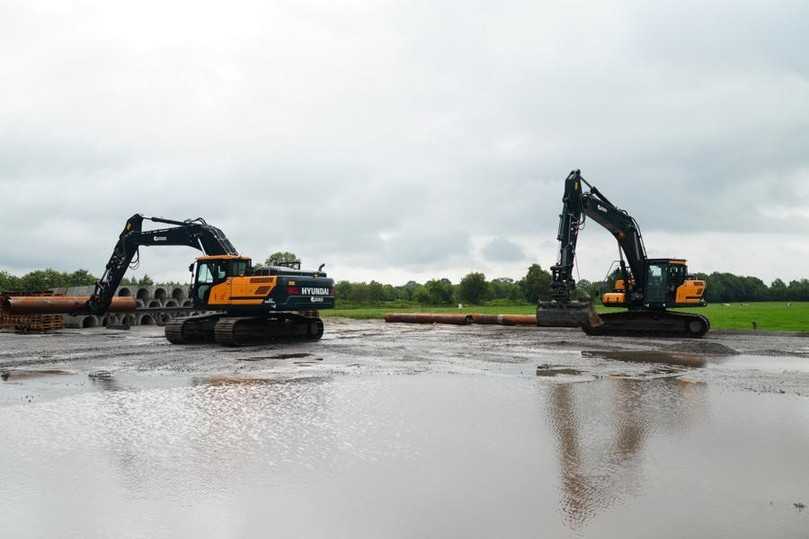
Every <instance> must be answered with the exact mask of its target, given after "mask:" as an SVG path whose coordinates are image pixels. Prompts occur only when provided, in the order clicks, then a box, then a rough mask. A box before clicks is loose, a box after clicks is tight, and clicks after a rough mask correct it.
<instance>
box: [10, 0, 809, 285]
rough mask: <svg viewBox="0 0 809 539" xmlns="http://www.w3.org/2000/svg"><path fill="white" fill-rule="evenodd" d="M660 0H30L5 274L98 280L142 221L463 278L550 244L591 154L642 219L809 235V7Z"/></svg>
mask: <svg viewBox="0 0 809 539" xmlns="http://www.w3.org/2000/svg"><path fill="white" fill-rule="evenodd" d="M651 5H652V4H649V3H646V2H634V1H626V2H621V3H619V4H616V5H610V6H606V5H604V6H600V5H589V6H587V7H586V8H585V7H581V6H580V7H576V6H572V5H559V4H556V3H542V2H540V3H537V2H527V1H526V2H523V1H509V2H505V3H500V4H493V3H491V2H482V1H481V2H472V3H471V4H470V3H469V2H465V3H463V4H461V3H458V2H448V3H440V4H436V3H426V4H418V5H413V4H412V3H403V2H397V1H393V0H391V1H384V2H373V3H353V2H347V3H341V2H318V1H315V0H312V1H309V2H305V3H300V2H297V3H283V2H282V3H265V2H250V1H247V2H244V3H243V4H242V5H241V7H240V8H239V9H236V8H233V9H230V8H228V9H224V10H223V9H210V8H207V7H205V6H199V5H197V3H192V2H188V3H185V4H183V3H182V2H180V3H177V4H176V5H174V4H173V5H172V7H171V8H170V9H169V8H166V6H165V5H164V4H162V3H158V2H148V1H147V2H145V3H143V4H141V5H139V7H138V9H133V8H131V6H128V5H123V4H116V3H114V2H96V3H94V2H86V3H83V4H80V5H77V6H74V7H73V8H72V9H71V10H67V11H66V10H61V9H59V8H57V7H55V6H53V5H38V4H37V3H36V2H30V3H29V2H20V3H16V4H12V5H10V6H8V8H7V9H6V12H7V13H6V16H4V17H3V18H2V19H0V47H2V48H3V50H4V51H8V54H4V55H3V57H2V59H0V73H2V74H3V75H2V77H3V78H2V82H3V88H4V99H3V100H2V102H0V197H2V199H3V201H4V206H3V213H2V214H0V242H2V243H3V245H6V246H8V247H7V248H4V252H3V255H2V256H0V267H13V268H30V267H36V266H41V265H51V266H55V267H61V268H63V269H72V268H73V267H76V266H78V265H81V266H84V267H87V268H88V269H91V270H94V271H100V268H102V267H103V264H104V262H105V260H106V257H107V256H108V254H109V250H110V248H111V245H112V242H113V241H114V238H115V236H116V235H117V234H118V232H119V230H120V226H121V225H122V223H123V222H124V220H125V219H126V217H127V216H128V215H130V214H131V213H134V212H135V211H140V212H144V213H147V214H153V215H165V216H168V217H196V216H198V215H202V216H204V217H206V218H207V219H208V220H209V221H210V222H212V223H214V224H217V225H218V226H221V227H222V228H223V229H224V230H225V231H226V232H227V234H228V235H229V236H230V237H231V238H232V239H233V241H234V243H235V244H236V245H237V247H238V248H239V249H240V250H242V251H243V252H244V253H245V254H251V255H253V256H255V257H256V258H262V257H263V256H265V255H266V253H268V252H271V251H273V250H276V249H277V248H288V249H292V250H294V251H296V252H298V253H299V254H302V255H305V258H306V259H307V260H312V262H313V263H314V262H315V261H317V262H319V261H327V262H329V263H333V264H334V266H336V267H338V268H340V271H342V272H345V274H344V275H343V277H346V278H351V272H352V271H354V268H364V269H365V270H368V269H369V268H379V269H380V270H385V271H399V272H400V273H401V278H402V279H403V280H406V278H407V275H409V274H411V273H412V272H415V271H417V270H418V269H420V268H438V269H440V268H443V267H448V268H449V267H456V266H457V268H458V271H461V270H460V268H461V266H464V265H466V266H470V265H474V262H475V254H474V252H473V250H472V248H471V245H472V243H473V241H472V240H473V239H475V238H490V237H496V238H499V239H500V240H502V244H501V245H500V247H499V248H502V249H505V251H508V249H507V248H506V247H504V246H505V245H506V244H507V243H508V242H511V240H509V239H508V238H512V237H514V236H516V235H523V236H524V235H530V236H534V237H538V238H548V239H549V240H553V238H554V237H555V234H556V219H557V214H558V212H559V207H560V204H561V188H562V180H563V178H564V177H565V175H566V174H567V172H568V171H569V170H570V169H572V168H581V169H582V170H583V173H584V174H585V176H586V177H587V178H588V179H590V180H592V182H593V183H595V184H596V185H598V186H599V188H601V189H602V190H603V192H604V193H605V194H606V195H607V196H609V197H610V198H612V199H613V200H614V202H615V203H616V204H618V205H620V206H622V207H624V208H626V209H628V210H629V211H630V212H631V213H632V214H633V215H634V216H635V217H636V218H637V219H638V220H639V222H640V224H641V226H642V227H643V229H644V230H645V231H650V232H651V231H661V232H666V233H670V234H680V235H689V234H694V233H709V232H715V233H726V234H728V235H729V236H728V237H743V235H744V234H748V233H752V232H754V231H758V232H760V231H767V232H768V233H772V234H801V233H802V234H806V233H807V232H809V217H805V216H806V215H807V214H806V213H805V210H806V209H807V207H809V200H807V198H809V195H807V192H806V190H805V187H804V186H805V185H806V184H807V180H809V177H808V176H807V174H809V172H808V171H809V151H807V150H809V83H807V80H808V79H807V64H806V62H807V60H806V58H807V57H806V55H803V54H801V53H800V52H802V51H804V50H806V49H807V45H809V42H807V40H808V39H809V38H807V36H806V33H805V32H803V31H802V27H800V25H799V24H798V22H799V21H805V20H807V18H809V7H807V6H806V4H805V3H802V2H791V3H790V2H787V3H781V4H779V5H778V6H773V5H772V4H771V3H764V2H736V3H733V4H732V5H731V4H726V5H719V4H714V5H712V6H704V5H703V4H693V5H689V4H688V3H679V4H678V3H672V4H670V5H668V6H663V7H659V6H658V4H654V6H656V7H654V8H651V7H649V6H651ZM585 9H586V12H585V11H584V10H585ZM189 10H193V11H194V13H195V17H194V19H193V20H189V19H188V18H187V16H186V15H187V12H188V11H189ZM67 28H69V29H70V30H69V31H68V30H66V29H67ZM178 28H181V29H182V30H181V31H178ZM571 28H575V32H572V31H571ZM684 35H685V36H687V39H683V36H684ZM773 208H779V210H778V211H781V212H782V213H783V215H784V216H786V217H785V218H783V219H776V218H773V213H772V211H773ZM706 237H707V236H706ZM498 241H499V240H498ZM543 241H544V240H543ZM551 243H552V241H551ZM487 247H489V246H487ZM491 249H492V250H490V251H488V252H487V250H486V249H484V252H483V253H482V254H483V256H484V257H485V258H486V259H487V261H488V262H490V263H494V264H496V263H497V261H496V259H495V258H496V257H497V256H501V259H502V260H503V261H505V260H506V259H505V258H502V255H503V253H499V254H498V253H497V252H496V251H497V249H498V247H496V246H491ZM538 253H539V254H542V253H545V254H544V256H547V257H551V258H549V259H548V260H538V262H540V263H542V264H543V266H547V265H549V264H550V263H552V257H553V256H554V253H553V249H545V248H541V249H540V251H538ZM511 254H512V255H513V256H516V252H514V251H513V250H512V253H511ZM534 254H535V253H531V255H532V256H533V255H534ZM687 254H688V253H682V255H684V256H686V255H687ZM188 256H189V253H178V254H174V253H166V254H165V255H162V254H161V255H156V254H153V253H152V252H149V254H147V255H146V257H145V260H144V268H146V271H149V272H150V273H155V274H166V275H175V272H176V271H177V270H176V267H177V266H178V265H179V267H180V268H181V270H182V268H184V267H185V262H184V261H185V260H186V259H187V257H188ZM505 256H508V253H506V254H505ZM147 263H148V267H147ZM692 264H694V265H695V267H699V261H698V260H697V261H694V260H692ZM795 265H796V266H797V263H796V264H795ZM467 269H468V268H467ZM700 269H711V268H700ZM720 269H721V268H720ZM728 269H732V268H728ZM739 271H742V270H741V269H739ZM491 272H494V273H498V269H497V267H493V268H492V269H491V271H490V273H491Z"/></svg>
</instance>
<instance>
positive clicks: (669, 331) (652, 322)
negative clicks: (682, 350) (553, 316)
mask: <svg viewBox="0 0 809 539" xmlns="http://www.w3.org/2000/svg"><path fill="white" fill-rule="evenodd" d="M598 316H599V318H601V320H602V322H603V324H602V325H601V326H598V327H594V326H590V325H587V324H585V325H583V326H582V329H583V330H584V332H585V333H586V334H587V335H607V336H612V335H614V336H628V337H693V338H699V337H702V336H703V335H705V334H706V333H707V332H708V330H709V329H710V328H711V323H710V322H709V321H708V319H707V318H706V317H704V316H702V315H699V314H692V313H683V312H674V311H624V312H617V313H604V314H599V315H598Z"/></svg>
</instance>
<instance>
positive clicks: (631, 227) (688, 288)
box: [537, 170, 710, 337]
mask: <svg viewBox="0 0 809 539" xmlns="http://www.w3.org/2000/svg"><path fill="white" fill-rule="evenodd" d="M582 184H584V185H585V186H587V188H588V189H587V190H583V189H582ZM587 217H589V218H590V219H592V220H593V221H595V222H596V223H598V224H599V225H601V226H603V227H604V228H606V229H607V230H608V231H609V232H610V233H611V234H612V235H613V236H614V237H615V239H616V240H617V241H618V253H619V261H618V270H617V278H616V279H615V283H614V289H613V291H611V292H607V293H605V294H603V296H602V298H601V302H602V303H603V304H604V305H606V306H612V307H622V308H624V309H626V310H623V311H618V312H608V313H601V314H598V313H596V312H595V310H594V309H593V305H592V302H589V301H579V300H576V299H575V297H576V294H575V290H576V281H575V280H574V279H573V267H574V263H575V259H576V243H577V241H578V237H579V231H580V230H581V229H582V228H583V226H584V223H585V219H586V218H587ZM557 239H558V240H559V243H560V248H559V259H558V262H557V263H556V265H554V266H552V267H551V274H552V281H551V299H550V300H542V299H540V301H539V302H538V304H537V325H539V326H555V327H581V328H582V329H583V330H584V332H585V333H587V334H588V335H628V336H655V337H702V336H703V335H705V333H707V332H708V330H709V329H710V323H709V321H708V319H707V318H706V317H704V316H701V315H698V314H692V313H686V312H675V311H671V310H669V309H671V308H673V307H702V306H704V305H705V301H704V300H703V299H702V296H703V294H704V292H705V282H704V281H702V280H700V279H696V278H694V277H693V276H690V275H689V274H688V266H687V264H686V261H685V260H683V259H679V258H648V257H647V256H646V248H645V247H644V245H643V238H642V237H641V233H640V227H639V226H638V223H637V221H635V219H634V218H633V217H632V216H631V215H629V213H627V212H626V211H625V210H622V209H620V208H618V207H617V206H615V205H614V204H613V203H612V202H610V201H609V199H607V197H605V196H604V195H603V194H602V193H601V192H600V191H599V190H598V189H597V188H596V187H594V186H592V185H590V183H588V182H587V180H585V179H584V178H583V177H582V176H581V171H579V170H574V171H572V172H571V173H570V174H569V175H568V177H567V179H566V180H565V192H564V196H563V198H562V213H561V214H560V215H559V231H558V235H557Z"/></svg>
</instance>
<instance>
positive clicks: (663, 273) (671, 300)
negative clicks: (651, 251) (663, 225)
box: [601, 258, 705, 309]
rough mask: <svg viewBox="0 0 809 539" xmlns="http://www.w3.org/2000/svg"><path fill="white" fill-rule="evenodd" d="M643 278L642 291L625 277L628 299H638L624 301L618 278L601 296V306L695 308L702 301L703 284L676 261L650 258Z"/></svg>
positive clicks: (624, 292) (674, 259) (629, 277)
mask: <svg viewBox="0 0 809 539" xmlns="http://www.w3.org/2000/svg"><path fill="white" fill-rule="evenodd" d="M645 272H646V278H645V279H644V282H645V285H644V290H634V288H635V286H634V280H633V279H632V277H631V276H628V278H627V281H628V282H629V289H630V292H629V294H630V297H637V298H638V299H636V300H635V302H634V303H633V302H632V301H631V300H628V299H627V293H628V292H627V286H626V284H625V282H624V281H625V280H624V279H622V278H620V277H619V278H617V279H616V280H615V283H614V285H613V290H612V291H610V292H605V293H604V294H603V295H602V296H601V303H603V304H604V305H610V306H614V307H631V306H633V305H639V306H643V307H645V308H651V309H666V308H669V307H695V306H702V305H704V304H705V302H704V301H703V299H702V296H703V294H704V292H705V281H702V280H699V279H696V278H694V277H693V276H690V275H688V266H687V264H686V261H685V260H683V259H679V258H650V259H648V260H646V264H645Z"/></svg>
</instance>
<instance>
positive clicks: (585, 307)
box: [537, 300, 604, 328]
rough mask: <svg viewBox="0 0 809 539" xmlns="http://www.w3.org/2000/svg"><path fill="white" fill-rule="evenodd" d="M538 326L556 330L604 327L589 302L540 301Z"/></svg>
mask: <svg viewBox="0 0 809 539" xmlns="http://www.w3.org/2000/svg"><path fill="white" fill-rule="evenodd" d="M537 325H538V326H541V327H542V326H544V327H556V328H598V327H601V326H602V325H604V322H603V321H602V320H601V317H600V316H598V314H597V313H596V312H595V309H594V308H593V304H592V303H590V302H587V301H568V302H559V301H555V300H554V301H540V302H539V303H538V304H537Z"/></svg>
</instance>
